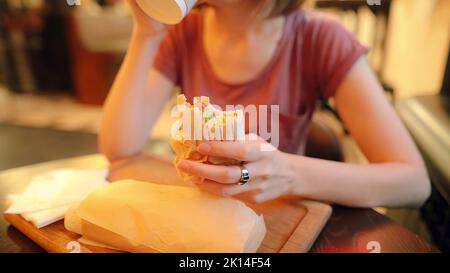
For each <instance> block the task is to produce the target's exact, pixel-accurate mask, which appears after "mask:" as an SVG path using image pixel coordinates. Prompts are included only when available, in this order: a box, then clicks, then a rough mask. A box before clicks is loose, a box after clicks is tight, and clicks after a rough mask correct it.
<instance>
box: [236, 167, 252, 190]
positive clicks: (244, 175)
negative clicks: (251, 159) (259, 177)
mask: <svg viewBox="0 0 450 273" xmlns="http://www.w3.org/2000/svg"><path fill="white" fill-rule="evenodd" d="M239 167H240V168H241V178H240V179H239V182H238V185H245V184H247V182H248V181H249V180H250V173H249V172H248V170H247V168H245V167H244V165H240V166H239Z"/></svg>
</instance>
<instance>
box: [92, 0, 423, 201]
mask: <svg viewBox="0 0 450 273" xmlns="http://www.w3.org/2000/svg"><path fill="white" fill-rule="evenodd" d="M201 2H202V3H203V4H206V7H204V8H202V9H201V10H197V11H193V12H191V14H190V15H189V16H188V17H187V18H185V20H184V21H183V22H182V23H180V24H179V25H177V26H175V27H173V28H171V29H170V30H168V31H167V30H166V29H165V28H164V27H163V26H161V25H158V24H156V23H155V22H154V21H152V20H151V19H150V18H148V17H147V16H146V15H145V14H144V13H143V12H142V11H141V10H140V9H139V7H138V6H137V5H136V1H135V0H129V3H130V5H131V7H132V10H133V14H134V17H135V26H134V31H133V35H132V39H131V43H130V47H129V49H128V52H127V55H126V58H125V60H124V62H123V64H122V67H121V69H120V72H119V74H118V75H117V78H116V80H115V83H114V85H113V87H112V90H111V92H110V95H109V97H108V99H107V102H106V105H105V110H104V117H103V121H102V127H101V131H100V139H99V141H100V149H101V151H102V153H104V154H105V155H106V156H107V157H108V159H109V160H110V162H111V175H112V178H113V179H114V178H122V177H131V178H136V179H145V177H146V168H147V166H146V162H145V157H143V156H141V155H140V153H141V150H142V148H143V146H144V143H145V141H146V139H147V137H148V132H149V130H150V129H151V127H152V126H153V124H154V122H155V120H156V119H157V117H158V115H159V113H160V111H161V110H162V107H163V105H164V103H165V102H166V101H167V100H168V99H169V98H170V96H171V93H172V90H173V88H174V86H175V85H180V86H181V88H182V90H184V93H185V95H186V96H187V97H188V98H189V99H192V97H194V96H200V95H205V96H209V97H211V101H212V102H214V103H216V104H218V105H221V106H223V105H226V104H233V105H236V104H242V105H247V104H256V105H263V104H264V105H274V104H275V105H279V106H280V127H282V128H281V130H280V133H281V135H280V138H281V139H280V146H279V148H278V149H274V150H272V151H265V152H263V151H260V149H259V147H260V144H261V143H262V142H263V141H264V140H262V139H259V140H258V141H247V142H246V143H245V144H241V143H238V142H208V143H204V144H202V145H200V146H199V147H198V151H199V152H200V153H203V154H205V155H213V156H221V157H227V158H232V159H237V160H241V161H244V162H245V165H244V166H245V168H246V169H247V170H248V172H249V173H250V181H249V182H248V183H247V184H245V185H239V184H238V183H237V182H239V181H240V179H241V175H242V173H241V168H240V167H239V166H213V165H207V164H202V163H198V162H192V161H187V160H185V161H182V162H180V163H179V165H178V168H179V169H180V170H181V171H183V172H185V173H188V174H192V175H196V176H200V177H204V178H206V181H205V183H203V184H202V185H201V186H200V187H201V188H202V189H204V190H207V191H210V192H213V193H216V194H221V195H226V196H238V197H241V198H245V199H247V200H250V201H254V202H264V201H267V200H271V199H275V198H277V197H279V196H282V195H287V194H290V195H298V196H301V197H305V198H311V199H316V200H322V201H325V202H331V203H337V204H342V205H347V206H355V207H375V206H389V207H406V206H408V207H414V206H416V207H417V206H420V205H421V204H422V203H423V202H424V201H425V200H426V199H427V197H428V196H429V193H430V182H429V179H428V176H427V173H426V169H425V167H424V164H423V162H422V159H421V157H420V155H419V153H418V151H417V149H416V147H415V145H414V143H413V141H412V140H411V138H410V137H409V135H408V133H407V131H406V130H405V128H404V127H403V125H402V123H401V122H400V120H399V119H398V118H397V116H396V114H395V112H394V110H393V109H392V108H391V106H390V105H389V103H388V102H387V100H386V99H385V98H384V95H383V91H382V88H381V87H380V84H379V83H378V81H377V79H376V77H375V75H374V73H373V72H372V70H371V69H370V67H369V65H368V63H367V61H366V58H365V54H366V53H367V50H366V48H364V47H363V46H361V45H360V43H359V42H358V41H357V40H356V39H355V38H354V37H353V36H352V35H351V34H350V33H349V32H347V31H346V30H345V29H344V28H343V27H342V26H341V25H340V24H339V23H337V22H336V21H334V20H333V19H330V18H327V17H325V16H324V15H321V14H319V13H316V12H312V11H305V10H302V9H301V8H299V5H300V3H299V1H294V0H279V1H270V0H205V1H201ZM331 97H333V98H334V100H335V104H336V108H337V111H338V112H339V114H340V116H341V118H342V120H343V122H344V124H345V126H346V127H347V128H348V130H349V131H350V133H351V135H352V137H353V138H354V139H355V140H356V141H357V143H358V145H359V146H360V147H361V149H362V151H363V152H364V154H365V156H366V157H367V158H368V160H369V163H370V164H364V165H362V164H348V163H342V162H332V161H327V160H321V159H313V158H308V157H305V156H302V153H303V150H304V149H303V147H304V143H305V138H306V132H307V129H308V126H309V124H310V121H311V115H312V113H313V111H314V105H315V101H317V99H319V98H331Z"/></svg>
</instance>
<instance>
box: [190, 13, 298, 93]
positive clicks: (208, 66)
mask: <svg viewBox="0 0 450 273" xmlns="http://www.w3.org/2000/svg"><path fill="white" fill-rule="evenodd" d="M293 13H295V11H294V12H291V13H290V14H288V15H285V16H286V18H285V20H284V24H283V30H282V32H283V33H282V34H281V38H280V40H279V41H278V43H277V48H276V49H275V51H274V53H273V55H272V57H271V59H270V60H269V62H268V63H267V64H266V65H265V67H264V68H263V69H262V70H261V71H260V72H259V73H258V74H256V76H254V77H252V78H251V79H248V80H246V81H244V82H241V83H229V82H226V81H224V80H222V79H220V78H219V77H218V76H217V74H216V73H215V72H214V69H213V67H212V65H211V63H210V60H209V58H208V56H207V55H206V51H205V45H204V42H203V32H204V19H205V18H204V17H205V16H204V14H203V13H201V16H200V18H199V21H200V22H199V29H198V33H199V35H198V37H197V39H198V40H197V42H198V44H199V49H200V58H201V62H202V65H203V66H204V67H205V68H206V73H208V74H209V76H210V77H211V78H213V79H214V81H216V82H218V83H219V84H221V85H224V86H228V87H240V86H245V85H250V84H252V83H255V82H258V81H259V80H260V79H261V78H263V77H264V76H265V75H266V74H267V73H268V72H269V71H270V70H271V69H272V67H273V65H274V64H275V62H276V61H277V60H278V59H279V58H278V57H279V55H280V54H281V52H282V49H283V48H284V45H285V43H286V41H287V38H288V37H289V34H288V31H287V30H288V29H289V26H290V25H291V21H292V18H293V17H294V16H293Z"/></svg>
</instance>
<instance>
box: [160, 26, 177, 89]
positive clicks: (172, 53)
mask: <svg viewBox="0 0 450 273" xmlns="http://www.w3.org/2000/svg"><path fill="white" fill-rule="evenodd" d="M177 34H178V30H177V27H176V26H174V27H171V28H170V29H169V31H168V32H167V34H166V36H165V37H164V38H163V40H162V41H161V44H160V45H159V48H158V51H157V53H156V56H155V59H154V62H153V68H155V69H156V70H158V71H159V72H160V73H161V74H163V75H164V76H166V77H167V78H168V79H169V80H170V81H172V82H173V83H174V84H175V85H178V84H179V73H180V60H181V56H180V52H179V48H178V49H177V47H176V45H177V44H179V42H177V39H178V35H177Z"/></svg>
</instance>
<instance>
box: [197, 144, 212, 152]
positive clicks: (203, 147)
mask: <svg viewBox="0 0 450 273" xmlns="http://www.w3.org/2000/svg"><path fill="white" fill-rule="evenodd" d="M197 151H199V152H200V153H202V154H206V153H209V151H211V145H209V144H206V143H202V144H200V145H199V146H198V147H197Z"/></svg>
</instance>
